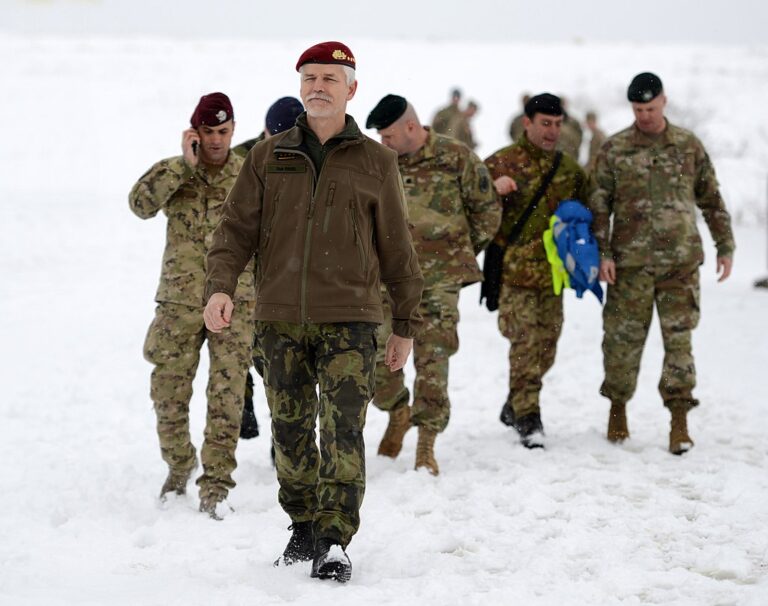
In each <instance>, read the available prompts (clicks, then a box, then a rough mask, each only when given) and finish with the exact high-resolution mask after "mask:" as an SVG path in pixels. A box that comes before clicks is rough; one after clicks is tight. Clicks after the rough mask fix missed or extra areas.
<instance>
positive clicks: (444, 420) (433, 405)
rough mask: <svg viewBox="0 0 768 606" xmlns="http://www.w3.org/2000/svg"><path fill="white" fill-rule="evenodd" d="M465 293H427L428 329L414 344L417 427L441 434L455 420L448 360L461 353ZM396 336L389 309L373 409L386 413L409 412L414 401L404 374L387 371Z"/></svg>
mask: <svg viewBox="0 0 768 606" xmlns="http://www.w3.org/2000/svg"><path fill="white" fill-rule="evenodd" d="M459 288H460V287H459V286H458V285H457V286H451V287H446V288H430V289H428V290H425V291H424V292H423V294H422V296H421V304H420V306H419V312H420V313H421V316H422V317H423V318H424V325H423V327H422V329H421V332H419V334H418V335H417V336H416V338H415V339H414V341H413V363H414V366H415V367H416V380H415V381H414V385H413V408H412V410H411V422H412V423H413V424H414V425H418V426H421V427H425V428H427V429H431V430H432V431H435V432H438V433H439V432H441V431H443V430H444V429H445V428H446V427H447V425H448V420H449V418H450V414H451V401H450V400H449V399H448V358H450V357H451V356H452V355H453V354H455V353H456V352H457V351H458V349H459V335H458V332H457V330H456V326H457V325H458V323H459ZM385 301H386V299H385ZM391 333H392V311H391V309H390V307H389V305H388V304H386V303H385V305H384V324H382V325H381V326H379V349H378V352H377V353H376V394H375V395H374V398H373V403H374V405H376V407H377V408H379V409H381V410H386V411H389V410H395V409H397V408H400V407H401V406H407V405H408V401H409V399H410V393H409V392H408V388H407V387H406V386H405V375H404V374H403V371H402V370H398V371H396V372H391V371H390V370H389V368H387V367H386V366H385V365H384V355H385V353H386V342H387V339H388V338H389V335H390V334H391Z"/></svg>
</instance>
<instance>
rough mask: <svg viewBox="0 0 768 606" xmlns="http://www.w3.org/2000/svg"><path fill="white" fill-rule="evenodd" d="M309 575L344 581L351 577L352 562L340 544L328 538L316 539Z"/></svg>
mask: <svg viewBox="0 0 768 606" xmlns="http://www.w3.org/2000/svg"><path fill="white" fill-rule="evenodd" d="M310 576H312V577H314V578H316V579H334V580H335V581H338V582H339V583H346V582H347V581H349V579H351V578H352V562H350V561H349V557H348V556H347V552H346V551H344V549H343V548H342V546H341V545H339V544H338V543H334V542H333V541H332V540H330V539H318V541H317V546H316V547H315V559H314V560H313V561H312V574H311V575H310Z"/></svg>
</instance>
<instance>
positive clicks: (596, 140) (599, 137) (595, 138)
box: [585, 128, 606, 174]
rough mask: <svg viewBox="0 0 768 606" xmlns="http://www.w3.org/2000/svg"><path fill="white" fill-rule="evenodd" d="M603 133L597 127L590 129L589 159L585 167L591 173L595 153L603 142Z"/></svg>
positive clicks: (593, 166)
mask: <svg viewBox="0 0 768 606" xmlns="http://www.w3.org/2000/svg"><path fill="white" fill-rule="evenodd" d="M605 138H606V137H605V133H604V132H603V131H602V130H600V129H599V128H595V129H594V130H593V131H592V137H591V138H590V139H589V159H588V160H587V165H586V166H585V169H586V171H587V172H588V173H590V174H591V173H592V171H593V170H595V162H597V154H599V153H600V148H601V147H602V146H603V143H605Z"/></svg>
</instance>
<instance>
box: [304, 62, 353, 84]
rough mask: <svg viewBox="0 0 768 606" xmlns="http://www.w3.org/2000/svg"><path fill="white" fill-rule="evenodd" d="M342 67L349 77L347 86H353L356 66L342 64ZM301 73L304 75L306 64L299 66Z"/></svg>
mask: <svg viewBox="0 0 768 606" xmlns="http://www.w3.org/2000/svg"><path fill="white" fill-rule="evenodd" d="M341 69H343V70H344V75H345V76H346V78H347V86H352V85H353V84H354V83H355V68H354V67H349V65H342V66H341ZM299 75H302V76H303V75H304V66H303V65H302V66H301V67H300V68H299Z"/></svg>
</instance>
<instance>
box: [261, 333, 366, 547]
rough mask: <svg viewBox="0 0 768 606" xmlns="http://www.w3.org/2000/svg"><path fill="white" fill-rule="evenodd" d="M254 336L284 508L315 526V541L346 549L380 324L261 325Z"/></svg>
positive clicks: (361, 471) (359, 490)
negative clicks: (334, 543)
mask: <svg viewBox="0 0 768 606" xmlns="http://www.w3.org/2000/svg"><path fill="white" fill-rule="evenodd" d="M256 332H257V339H258V342H259V345H260V348H261V353H262V355H263V359H264V387H265V390H266V393H267V401H268V403H269V408H270V411H271V413H272V440H273V443H274V446H275V467H276V469H277V479H278V482H279V484H280V490H279V493H278V500H279V501H280V505H281V506H282V508H283V509H284V510H285V512H286V513H287V514H288V515H289V516H290V518H291V520H292V521H293V522H305V521H312V523H313V524H312V526H313V532H314V537H315V540H317V539H318V538H328V539H331V540H333V541H338V542H339V543H340V544H341V545H343V546H346V545H347V544H348V543H349V542H350V540H351V539H352V536H353V535H354V534H355V533H356V532H357V529H358V528H359V526H360V505H361V504H362V501H363V495H364V493H365V444H364V442H363V427H364V426H365V413H366V408H367V406H368V402H369V401H370V400H371V397H372V396H373V387H374V369H375V361H376V324H373V323H370V322H344V323H333V324H290V323H287V322H257V323H256ZM318 416H319V427H320V447H319V449H318V445H317V436H316V433H315V426H316V423H317V420H318Z"/></svg>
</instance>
